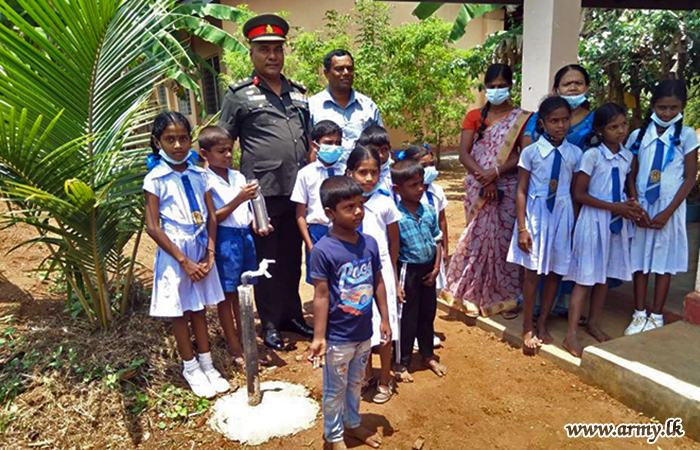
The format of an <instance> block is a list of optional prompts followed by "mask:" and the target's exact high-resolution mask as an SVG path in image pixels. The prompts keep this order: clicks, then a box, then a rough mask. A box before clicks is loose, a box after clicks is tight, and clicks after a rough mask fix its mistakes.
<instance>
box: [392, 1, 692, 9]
mask: <svg viewBox="0 0 700 450" xmlns="http://www.w3.org/2000/svg"><path fill="white" fill-rule="evenodd" d="M382 1H385V2H408V1H412V0H382ZM526 1H527V0H526ZM435 3H437V2H435ZM440 3H492V4H503V5H522V4H523V0H478V1H463V0H462V1H460V0H446V1H443V2H440ZM581 6H583V7H584V8H621V9H672V10H679V9H685V10H691V9H700V0H581Z"/></svg>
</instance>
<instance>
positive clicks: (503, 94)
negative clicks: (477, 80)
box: [486, 88, 510, 106]
mask: <svg viewBox="0 0 700 450" xmlns="http://www.w3.org/2000/svg"><path fill="white" fill-rule="evenodd" d="M509 98H510V88H498V89H486V100H488V102H489V103H491V104H492V105H496V106H498V105H500V104H502V103H503V102H505V101H506V100H508V99H509Z"/></svg>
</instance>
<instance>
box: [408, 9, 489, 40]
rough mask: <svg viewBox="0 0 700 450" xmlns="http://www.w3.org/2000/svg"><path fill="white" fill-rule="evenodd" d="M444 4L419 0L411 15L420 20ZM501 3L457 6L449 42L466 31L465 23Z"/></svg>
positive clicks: (458, 37)
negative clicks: (420, 0) (457, 9)
mask: <svg viewBox="0 0 700 450" xmlns="http://www.w3.org/2000/svg"><path fill="white" fill-rule="evenodd" d="M442 5H444V3H440V2H420V3H419V4H418V5H417V6H416V7H415V9H414V10H413V15H414V16H416V17H418V18H419V19H420V20H425V19H427V18H428V17H430V16H432V15H433V14H435V13H436V12H437V10H438V9H440V8H441V7H442ZM502 7H503V5H491V4H483V3H463V4H462V5H460V7H459V11H458V12H457V17H455V21H454V23H453V24H452V31H451V32H450V38H449V41H450V42H456V41H458V40H459V39H460V38H461V37H462V36H464V33H466V32H467V25H468V24H469V22H470V21H471V20H473V19H475V18H477V17H479V16H483V15H484V14H486V13H487V12H491V11H495V10H497V9H500V8H502Z"/></svg>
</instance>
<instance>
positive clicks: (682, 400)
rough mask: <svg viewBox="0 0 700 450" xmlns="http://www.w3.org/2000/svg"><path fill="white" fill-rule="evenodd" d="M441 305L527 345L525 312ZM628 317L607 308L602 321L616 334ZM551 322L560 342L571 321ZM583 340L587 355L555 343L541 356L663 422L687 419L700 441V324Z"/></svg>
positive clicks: (468, 321) (690, 433) (542, 350)
mask: <svg viewBox="0 0 700 450" xmlns="http://www.w3.org/2000/svg"><path fill="white" fill-rule="evenodd" d="M438 308H439V309H440V310H441V311H443V312H446V313H449V314H450V315H451V316H453V317H456V318H458V319H459V320H461V321H462V322H464V323H465V324H467V325H471V326H478V327H479V328H481V329H483V330H485V331H488V332H490V333H493V334H494V335H496V336H497V337H498V338H499V339H501V340H503V341H505V342H508V343H510V344H511V345H513V346H515V347H518V348H520V347H522V345H523V343H522V342H523V340H522V315H520V316H519V317H518V318H516V319H514V320H505V319H503V318H502V317H501V316H500V315H498V316H495V317H493V318H484V317H479V318H472V317H468V316H467V315H466V314H464V313H463V312H462V311H461V310H460V309H458V308H455V307H452V306H451V305H449V304H448V303H446V302H445V301H444V300H443V299H440V300H439V301H438ZM628 321H629V315H628V314H627V313H624V314H622V313H621V312H617V311H613V310H608V313H607V314H606V317H604V321H603V325H604V329H606V330H608V331H609V332H611V335H612V336H613V337H615V336H621V335H622V330H624V328H625V326H626V325H627V323H628ZM550 322H551V323H550V327H549V328H550V333H551V334H552V335H553V336H554V338H555V344H560V343H561V341H562V340H563V337H564V334H565V324H566V320H565V318H554V319H553V320H551V321H550ZM580 338H581V343H582V344H583V345H585V346H586V347H585V349H584V353H583V356H582V358H576V357H574V356H572V355H571V354H569V352H567V351H566V350H565V349H563V348H562V347H561V346H560V345H555V344H553V345H543V346H542V347H541V348H540V350H539V352H538V355H539V356H541V357H543V358H546V359H548V360H550V361H552V362H554V363H555V364H557V365H558V366H559V367H561V368H562V369H564V370H567V371H569V372H572V373H574V374H575V375H577V376H578V377H580V378H581V379H583V380H584V381H585V382H587V383H589V384H593V385H596V386H599V387H600V388H602V389H603V390H605V391H606V392H608V393H609V394H610V395H611V396H612V397H614V398H616V399H618V400H619V401H621V402H622V403H624V404H626V405H628V406H630V407H631V408H634V409H635V410H637V411H640V412H643V413H644V414H646V415H647V416H649V417H654V418H656V419H657V420H659V421H661V422H663V421H664V420H665V419H667V418H676V417H679V418H681V419H683V428H684V430H685V433H686V436H688V437H690V438H692V439H695V440H696V441H700V350H698V349H700V327H697V326H693V325H690V324H688V323H685V322H681V321H678V322H674V323H672V324H669V325H666V326H664V327H662V328H660V329H657V330H653V331H648V332H646V333H642V334H638V335H635V336H623V337H617V338H616V339H613V340H611V341H608V342H605V343H602V344H601V343H597V342H595V341H594V340H593V339H592V338H591V337H590V336H588V335H586V334H585V333H584V332H583V330H582V329H581V332H580Z"/></svg>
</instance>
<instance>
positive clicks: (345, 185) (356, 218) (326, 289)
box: [309, 176, 391, 450]
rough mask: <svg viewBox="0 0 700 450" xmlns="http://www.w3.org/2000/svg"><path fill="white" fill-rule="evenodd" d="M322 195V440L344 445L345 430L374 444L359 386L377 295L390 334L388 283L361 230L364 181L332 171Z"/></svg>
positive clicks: (316, 259)
mask: <svg viewBox="0 0 700 450" xmlns="http://www.w3.org/2000/svg"><path fill="white" fill-rule="evenodd" d="M321 203H322V204H323V208H324V211H325V213H326V215H327V216H328V218H329V219H331V221H332V222H333V228H331V230H330V231H329V233H328V234H327V235H326V236H324V237H323V238H321V240H320V241H318V243H316V245H315V246H314V247H313V249H312V251H311V264H310V268H311V269H310V271H311V278H312V279H313V281H314V339H313V342H312V343H311V347H309V359H310V360H311V362H312V363H313V367H314V369H316V368H319V367H321V366H323V365H324V359H325V367H324V369H323V422H324V423H323V434H324V438H325V440H326V445H325V446H324V448H330V449H333V450H343V449H346V448H347V447H346V446H345V442H344V441H343V433H346V434H348V435H349V436H352V437H355V438H357V439H359V440H360V441H362V442H364V443H365V444H367V445H369V446H370V447H375V448H376V447H379V444H380V443H381V436H379V434H378V433H377V432H372V431H371V430H369V429H367V428H365V427H363V426H362V425H361V419H360V414H359V407H360V389H361V385H362V379H363V377H364V372H365V365H366V364H367V360H368V358H369V356H370V338H371V337H372V301H376V302H377V307H378V308H379V312H380V313H381V315H382V322H381V325H380V327H379V329H380V331H381V334H382V341H383V342H384V344H383V345H389V343H390V342H391V327H390V326H389V316H388V313H387V304H386V290H385V287H384V280H383V279H382V275H381V268H382V267H381V262H380V257H379V249H378V247H377V242H376V241H375V240H374V238H373V237H371V236H369V235H365V234H362V233H359V232H358V231H357V228H359V227H360V225H361V224H362V219H363V218H364V209H363V204H364V201H363V198H362V188H361V187H360V185H359V184H358V183H357V181H355V180H354V179H352V178H349V177H340V176H334V177H330V178H328V179H326V180H325V181H324V182H323V183H322V184H321Z"/></svg>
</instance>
